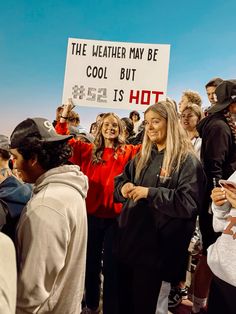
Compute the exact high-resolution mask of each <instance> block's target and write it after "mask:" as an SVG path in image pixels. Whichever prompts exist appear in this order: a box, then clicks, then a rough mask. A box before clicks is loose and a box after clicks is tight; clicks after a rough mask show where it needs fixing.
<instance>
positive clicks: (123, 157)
mask: <svg viewBox="0 0 236 314" xmlns="http://www.w3.org/2000/svg"><path fill="white" fill-rule="evenodd" d="M56 130H57V132H58V133H60V134H66V133H67V131H68V129H67V124H66V123H58V124H57V126H56ZM69 144H70V145H71V146H72V147H73V156H72V158H71V161H72V162H73V163H74V164H76V165H79V166H80V168H81V170H82V171H83V173H84V174H85V175H87V176H88V179H89V190H88V196H87V198H86V206H87V212H88V213H89V214H91V215H94V216H96V217H100V218H114V217H116V216H117V215H118V214H119V213H120V212H121V208H122V205H121V204H120V203H114V201H113V193H114V177H115V176H117V175H119V174H121V173H122V172H123V169H124V167H125V165H126V164H127V162H128V161H129V160H130V159H132V158H133V157H134V156H135V154H136V153H137V152H138V151H139V150H140V147H141V145H137V146H134V145H124V150H121V149H120V151H118V152H117V159H115V158H114V149H113V148H104V151H103V154H102V159H103V160H104V161H105V162H104V163H97V164H93V163H92V150H93V144H90V143H85V142H82V141H80V140H76V139H74V138H73V139H71V140H70V141H69Z"/></svg>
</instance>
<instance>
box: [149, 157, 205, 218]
mask: <svg viewBox="0 0 236 314" xmlns="http://www.w3.org/2000/svg"><path fill="white" fill-rule="evenodd" d="M204 190H205V175H204V172H203V168H202V166H201V164H200V162H199V161H198V159H197V158H196V157H195V156H190V155H189V156H188V157H187V159H186V160H185V162H184V163H183V165H182V166H181V168H180V170H179V172H178V173H173V175H172V178H170V183H169V184H168V186H167V187H164V186H159V187H150V188H149V193H148V201H149V204H151V206H152V208H153V211H154V214H155V215H157V216H158V214H160V213H162V214H164V215H167V216H169V217H170V218H184V219H189V218H192V217H194V216H196V214H197V213H198V211H200V209H201V205H202V200H203V195H204ZM149 206H150V205H149Z"/></svg>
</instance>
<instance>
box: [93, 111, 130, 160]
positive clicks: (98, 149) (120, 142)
mask: <svg viewBox="0 0 236 314" xmlns="http://www.w3.org/2000/svg"><path fill="white" fill-rule="evenodd" d="M110 116H112V117H114V118H115V119H116V120H117V123H118V128H119V134H118V137H117V138H116V139H115V140H114V146H113V148H114V158H115V159H116V158H117V153H118V150H119V149H120V150H121V152H122V151H124V144H125V139H124V136H123V125H122V122H121V120H120V118H119V117H118V116H117V115H116V114H115V113H113V112H108V113H105V114H104V115H103V116H102V118H101V120H100V121H99V123H98V129H97V133H96V137H95V139H94V142H93V144H94V146H93V154H92V162H93V163H99V162H104V160H102V154H103V151H104V148H105V141H104V137H103V135H102V126H103V123H104V120H105V119H106V118H107V117H110Z"/></svg>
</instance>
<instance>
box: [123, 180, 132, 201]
mask: <svg viewBox="0 0 236 314" xmlns="http://www.w3.org/2000/svg"><path fill="white" fill-rule="evenodd" d="M133 189H134V185H133V183H131V182H128V183H125V184H124V185H123V186H122V188H121V194H122V196H123V197H124V198H128V197H129V193H130V192H131V191H132V190H133Z"/></svg>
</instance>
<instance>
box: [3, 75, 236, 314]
mask: <svg viewBox="0 0 236 314" xmlns="http://www.w3.org/2000/svg"><path fill="white" fill-rule="evenodd" d="M205 87H206V92H207V95H208V99H209V101H210V104H211V105H210V107H209V108H208V109H207V110H206V111H205V117H204V114H203V112H202V108H201V105H202V100H201V97H200V95H199V94H198V93H197V92H193V91H185V92H184V93H183V95H182V99H181V102H180V104H179V108H178V109H177V106H176V103H175V102H174V101H173V100H171V99H169V98H167V99H166V100H165V101H164V100H163V101H160V102H158V103H156V104H154V105H150V106H149V107H148V108H147V109H146V111H145V112H144V119H143V121H141V119H140V113H139V112H137V111H132V112H131V113H130V117H129V118H123V119H120V118H119V117H118V116H117V115H116V114H114V113H103V114H101V115H99V116H98V117H97V120H96V122H94V123H93V125H92V126H91V128H90V132H86V131H85V130H84V129H83V128H82V127H81V126H79V123H80V119H79V115H78V114H77V113H76V112H74V111H72V109H73V105H72V104H71V103H70V102H68V104H65V105H63V106H60V107H58V109H57V116H56V120H55V121H54V122H53V124H52V123H51V122H50V121H48V120H47V119H44V118H28V119H26V120H24V121H22V122H21V123H20V124H18V125H17V126H16V128H15V129H14V131H13V132H12V134H11V137H10V139H9V140H8V138H7V137H5V136H3V135H0V168H1V169H0V170H1V173H0V225H1V229H2V232H4V233H5V234H7V235H8V236H10V237H11V238H12V240H10V239H9V238H8V237H7V236H6V235H4V234H2V233H1V234H0V245H1V248H2V250H5V253H3V252H2V250H1V261H0V292H1V294H0V309H1V310H0V312H1V313H4V314H8V313H9V314H13V313H16V314H26V313H39V314H46V313H54V314H80V313H83V314H85V313H88V314H98V313H103V314H126V313H127V314H143V313H145V314H167V313H168V306H170V304H172V305H171V306H172V307H174V306H176V305H177V304H178V303H179V302H180V301H181V293H183V291H187V290H186V277H185V276H186V270H187V265H188V262H189V243H190V241H191V239H192V237H193V234H194V231H195V229H196V228H199V229H200V232H201V238H202V252H201V254H200V257H199V261H198V265H197V267H196V271H195V274H194V280H193V283H192V294H193V296H192V302H193V307H192V309H190V310H189V312H190V311H191V313H198V314H202V313H209V314H213V313H214V314H222V313H227V314H233V313H234V314H235V313H236V306H235V303H234V296H235V295H236V278H235V271H234V270H235V267H236V262H235V260H236V259H235V257H236V250H235V249H236V248H235V243H236V242H235V239H236V236H235V234H236V124H235V121H236V80H222V79H220V78H215V79H212V80H211V81H209V82H208V83H207V84H206V86H205ZM53 125H54V126H55V128H54V126H53ZM77 129H78V130H77ZM10 154H11V156H13V157H12V159H11V160H10V161H9V157H10ZM227 179H228V180H230V181H231V183H230V184H229V185H223V183H224V182H225V181H222V180H227ZM234 183H235V185H234ZM196 222H197V225H196ZM9 230H10V232H9ZM12 241H13V242H14V245H15V249H16V250H15V249H14V246H13V244H12ZM15 252H16V254H15ZM15 255H16V257H15ZM7 259H9V262H7ZM4 261H5V262H4ZM16 272H17V278H16ZM5 274H7V277H6V275H5ZM6 281H7V282H6ZM177 294H179V295H180V297H179V298H177ZM16 295H17V297H16ZM175 302H176V304H175ZM173 311H174V310H173ZM178 313H180V312H178Z"/></svg>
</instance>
